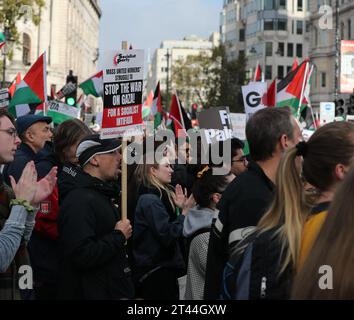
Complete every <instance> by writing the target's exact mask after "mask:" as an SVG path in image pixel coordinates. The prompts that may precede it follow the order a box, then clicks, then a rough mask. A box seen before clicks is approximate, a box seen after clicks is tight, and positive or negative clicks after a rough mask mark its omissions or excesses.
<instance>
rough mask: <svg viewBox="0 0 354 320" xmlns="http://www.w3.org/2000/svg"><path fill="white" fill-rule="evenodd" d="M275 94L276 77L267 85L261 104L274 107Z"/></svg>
mask: <svg viewBox="0 0 354 320" xmlns="http://www.w3.org/2000/svg"><path fill="white" fill-rule="evenodd" d="M276 96H277V79H274V80H273V82H272V83H271V84H270V86H269V87H268V91H267V92H266V93H265V94H264V95H263V97H262V104H263V105H265V106H267V107H275V104H276Z"/></svg>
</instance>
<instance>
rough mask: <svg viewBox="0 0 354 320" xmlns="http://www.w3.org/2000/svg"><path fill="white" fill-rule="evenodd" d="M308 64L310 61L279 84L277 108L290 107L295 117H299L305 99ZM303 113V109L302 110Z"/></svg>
mask: <svg viewBox="0 0 354 320" xmlns="http://www.w3.org/2000/svg"><path fill="white" fill-rule="evenodd" d="M308 64H309V62H308V60H305V61H304V62H302V63H301V64H300V65H299V66H298V67H297V68H296V69H295V70H294V71H291V72H289V73H288V74H287V76H286V77H285V78H284V79H283V80H281V81H280V82H279V83H278V84H277V100H276V101H277V103H276V106H277V107H285V106H288V107H290V108H291V109H292V110H293V113H294V114H295V115H298V109H299V108H300V99H302V98H303V92H304V85H305V82H306V74H307V71H308ZM301 111H302V108H300V112H301Z"/></svg>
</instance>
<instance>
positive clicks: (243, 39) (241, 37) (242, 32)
mask: <svg viewBox="0 0 354 320" xmlns="http://www.w3.org/2000/svg"><path fill="white" fill-rule="evenodd" d="M240 41H245V29H240Z"/></svg>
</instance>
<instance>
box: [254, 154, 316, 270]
mask: <svg viewBox="0 0 354 320" xmlns="http://www.w3.org/2000/svg"><path fill="white" fill-rule="evenodd" d="M296 154H297V148H292V149H290V150H288V151H287V152H286V154H285V155H284V156H283V158H282V160H281V161H280V163H279V167H278V171H277V175H276V192H275V197H274V200H273V202H272V205H271V207H270V209H269V210H268V211H267V212H266V213H265V215H264V216H263V217H262V218H261V220H260V221H259V223H258V226H257V230H258V231H259V232H260V233H262V232H265V231H268V230H270V229H272V228H278V231H277V238H278V241H279V243H280V244H281V252H282V254H283V253H285V257H284V260H283V265H282V267H281V270H280V274H281V273H282V272H284V271H285V269H286V268H287V267H288V266H289V265H292V266H295V265H296V262H297V261H298V258H299V252H300V247H301V234H302V229H303V225H304V223H305V221H306V218H307V216H308V214H309V212H310V209H311V205H310V204H309V203H308V201H307V198H306V194H305V191H304V187H303V182H302V180H301V178H300V172H299V170H298V168H297V167H296V160H300V158H297V155H296Z"/></svg>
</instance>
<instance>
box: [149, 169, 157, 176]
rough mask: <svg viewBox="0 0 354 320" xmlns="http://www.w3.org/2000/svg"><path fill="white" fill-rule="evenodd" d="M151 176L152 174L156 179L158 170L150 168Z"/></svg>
mask: <svg viewBox="0 0 354 320" xmlns="http://www.w3.org/2000/svg"><path fill="white" fill-rule="evenodd" d="M150 174H151V175H152V176H153V177H156V168H154V167H151V168H150Z"/></svg>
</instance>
